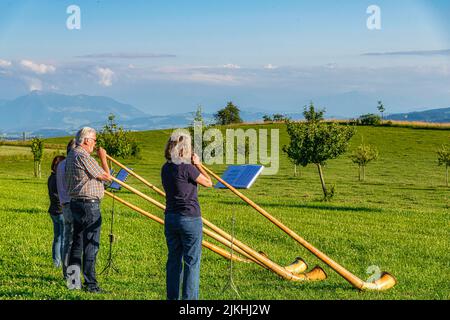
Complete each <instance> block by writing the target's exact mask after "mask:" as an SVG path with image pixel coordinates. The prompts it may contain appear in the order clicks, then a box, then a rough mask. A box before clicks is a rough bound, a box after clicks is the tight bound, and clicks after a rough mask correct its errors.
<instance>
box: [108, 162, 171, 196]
mask: <svg viewBox="0 0 450 320" xmlns="http://www.w3.org/2000/svg"><path fill="white" fill-rule="evenodd" d="M106 158H107V159H108V160H109V161H111V162H113V163H114V164H116V165H118V166H119V167H121V168H122V169H123V170H125V171H126V172H128V173H129V174H130V175H132V176H133V177H135V178H136V179H138V180H139V181H141V182H142V183H143V184H145V185H146V186H147V187H149V188H151V189H153V190H154V191H156V192H157V193H158V194H160V195H161V196H163V197H165V196H166V194H165V193H164V191H162V190H161V189H158V188H157V187H155V186H154V185H153V184H151V183H150V182H148V181H147V180H145V179H144V178H142V177H141V176H140V175H138V174H137V173H136V172H134V171H133V170H130V169H128V168H127V167H126V166H124V165H123V164H121V163H120V162H119V161H117V160H116V159H114V158H113V157H111V156H109V155H106Z"/></svg>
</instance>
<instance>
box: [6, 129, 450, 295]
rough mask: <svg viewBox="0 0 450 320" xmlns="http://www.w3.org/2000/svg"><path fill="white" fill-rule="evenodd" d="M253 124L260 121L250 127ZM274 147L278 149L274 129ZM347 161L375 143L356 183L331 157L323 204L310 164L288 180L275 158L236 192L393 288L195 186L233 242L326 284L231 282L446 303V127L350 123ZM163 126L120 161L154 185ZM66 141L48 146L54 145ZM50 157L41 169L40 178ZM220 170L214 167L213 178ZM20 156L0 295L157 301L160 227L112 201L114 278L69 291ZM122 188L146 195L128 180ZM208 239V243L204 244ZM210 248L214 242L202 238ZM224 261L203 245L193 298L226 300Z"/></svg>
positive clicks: (255, 278) (288, 168) (10, 182)
mask: <svg viewBox="0 0 450 320" xmlns="http://www.w3.org/2000/svg"><path fill="white" fill-rule="evenodd" d="M254 127H262V126H254ZM264 127H265V128H280V140H281V141H280V142H281V143H280V144H281V145H284V144H287V143H288V137H287V135H286V132H285V130H284V126H283V125H281V124H275V125H268V126H264ZM357 130H358V133H357V135H356V136H355V137H354V138H353V140H352V142H351V146H350V150H349V152H348V154H349V153H350V152H351V151H352V150H354V149H355V148H356V147H357V146H358V145H359V144H360V142H361V136H364V142H365V143H370V144H373V145H376V146H377V148H378V149H379V151H380V159H379V160H378V161H376V162H374V163H372V164H370V165H369V166H368V168H367V171H366V175H367V177H366V182H363V183H361V182H358V168H357V167H356V166H355V165H353V164H352V163H351V160H350V159H349V156H348V154H346V155H344V156H342V157H340V158H338V159H336V160H332V161H329V163H328V165H327V166H326V167H325V179H326V181H327V183H329V184H335V185H336V191H337V194H336V196H335V198H334V199H333V201H332V202H328V203H326V202H322V201H321V197H322V194H321V192H322V191H321V186H320V182H319V178H318V175H317V172H316V169H315V168H314V167H313V166H310V167H307V168H301V169H300V171H301V176H300V177H294V176H293V165H292V164H291V163H290V162H289V161H288V159H287V158H286V157H285V155H284V154H283V153H281V152H280V155H281V163H280V171H279V173H278V175H276V176H261V177H260V178H259V179H258V180H257V182H256V183H255V184H254V186H253V187H252V188H251V189H250V190H245V191H243V192H244V193H245V194H246V195H247V196H249V197H250V198H251V199H253V200H254V201H255V202H256V203H258V204H260V205H261V206H262V207H263V208H265V209H266V210H267V211H268V212H270V213H271V214H272V215H273V216H274V217H276V218H278V219H279V220H281V221H282V222H283V223H284V224H286V225H287V226H288V227H290V228H291V229H292V230H294V231H296V232H297V233H298V234H299V235H300V236H302V237H304V238H305V239H306V240H307V241H309V242H310V243H311V244H313V245H314V246H316V247H317V248H318V249H320V250H321V251H323V252H324V253H326V254H327V255H329V256H330V257H331V258H332V259H334V260H335V261H337V262H338V263H340V264H342V265H343V266H344V267H346V268H347V269H348V270H349V271H351V272H353V273H354V274H355V275H357V276H359V277H361V278H362V279H364V280H365V279H367V278H368V277H369V275H368V274H367V273H366V271H367V268H368V267H369V266H371V265H377V266H379V267H380V268H381V269H382V270H385V271H389V272H390V273H391V274H393V275H394V276H395V277H396V278H397V280H398V285H397V286H396V287H394V288H393V289H391V290H389V291H387V292H381V293H380V292H358V291H357V290H355V289H354V288H353V287H352V286H351V285H350V284H349V283H347V282H346V281H345V280H344V279H342V278H341V277H340V276H339V275H337V274H336V273H335V272H334V271H333V270H331V269H330V268H329V267H327V266H326V265H324V264H323V263H322V262H321V261H319V260H318V259H317V258H315V257H314V256H313V255H311V254H310V253H309V252H308V251H306V250H305V249H304V248H302V247H301V246H300V245H298V244H296V243H295V242H294V241H293V240H292V239H291V238H289V237H288V236H287V235H286V234H284V233H283V232H282V231H281V230H280V229H278V228H277V227H275V226H274V225H272V224H271V223H269V222H268V221H267V220H266V219H264V217H262V216H261V215H260V214H258V213H257V212H256V211H254V210H252V209H251V208H250V207H249V206H247V205H245V204H244V203H243V202H242V201H241V200H240V199H238V198H237V197H236V196H234V195H233V194H232V193H231V192H229V191H227V190H220V191H218V190H215V189H209V190H206V189H202V190H201V192H200V195H199V199H200V203H201V207H202V212H203V216H204V217H205V218H207V219H208V220H210V221H211V222H213V223H215V224H216V225H218V226H219V227H222V228H223V229H226V230H227V231H230V230H231V218H232V214H233V213H235V215H236V226H235V232H236V237H237V238H238V239H240V240H241V241H243V242H245V243H247V244H248V245H250V246H251V247H253V248H255V249H257V250H262V251H264V252H266V253H267V254H268V255H269V256H270V258H271V259H272V260H274V261H275V262H277V263H279V264H281V265H287V264H289V263H291V262H292V261H293V260H294V258H295V257H297V256H301V257H303V258H304V259H305V260H306V261H307V262H308V264H309V265H310V267H313V266H314V265H316V264H319V265H320V266H322V267H323V268H324V269H325V271H326V272H327V274H328V276H329V277H328V279H327V280H326V281H323V282H316V283H293V282H289V281H286V280H283V279H281V278H280V277H278V276H277V275H275V274H273V273H271V272H269V271H267V270H265V269H262V268H260V267H259V266H257V265H255V264H243V263H235V264H234V268H233V270H234V276H233V278H234V282H235V284H236V285H237V287H238V289H239V292H240V294H241V296H242V298H243V299H250V300H251V299H290V300H297V299H299V300H303V299H449V298H450V288H449V283H450V273H449V272H448V270H449V267H450V254H449V252H450V250H449V249H450V243H449V231H450V229H449V227H450V219H449V218H450V201H449V199H450V197H449V196H450V190H449V189H448V188H446V187H445V180H444V169H443V168H442V167H438V166H437V160H436V153H435V150H436V149H437V148H438V147H439V146H440V145H442V144H444V143H448V142H449V139H450V131H445V130H419V129H407V128H389V127H388V128H385V127H377V128H372V127H358V128H357ZM170 132H171V131H170V130H162V131H151V132H138V133H135V136H136V138H137V139H138V140H139V141H140V142H141V143H142V157H141V159H139V160H127V161H124V163H126V164H127V165H128V166H130V167H132V168H133V169H134V170H135V171H136V172H137V173H139V174H140V175H142V176H144V177H145V178H147V179H148V180H149V181H150V182H153V183H155V184H156V185H157V186H160V178H159V172H160V167H161V165H162V164H163V162H164V159H163V157H162V155H163V148H164V145H165V141H166V139H167V137H168V136H169V134H170ZM67 141H68V138H58V139H51V140H49V142H50V143H53V144H58V143H61V144H63V145H65V144H66V142H67ZM50 161H51V159H45V161H44V163H43V170H44V174H43V176H46V175H48V174H49V171H50V170H49V167H50ZM224 168H225V166H214V167H213V169H214V170H215V171H217V172H218V173H221V172H222V171H223V169H224ZM32 176H33V164H32V162H31V161H29V160H20V161H18V160H8V159H7V158H3V159H2V160H1V166H0V230H1V232H0V299H164V298H165V260H166V254H167V249H166V245H165V239H164V234H163V228H162V227H161V226H160V225H158V224H156V223H154V222H152V221H151V220H149V219H148V218H145V217H143V216H140V215H139V214H137V213H135V212H133V211H131V210H129V209H127V208H126V207H124V206H122V205H119V204H117V203H116V210H117V215H116V219H115V232H114V233H115V234H116V236H117V241H116V242H115V243H114V246H113V248H114V261H115V264H116V266H117V267H118V268H119V270H120V273H119V274H115V273H110V275H109V276H105V275H101V276H99V281H100V284H101V286H102V287H103V288H104V289H105V290H107V291H108V292H109V293H107V294H102V295H90V294H87V293H83V292H70V291H68V290H67V289H66V287H65V283H64V281H63V280H62V276H61V270H59V269H55V268H53V266H52V259H51V242H52V224H51V220H50V217H49V216H48V214H47V213H46V210H47V206H48V196H47V190H46V179H44V178H43V179H40V180H39V179H34V178H32ZM128 182H130V184H132V185H133V186H135V187H137V188H138V189H140V190H141V191H143V192H145V193H147V194H148V195H150V196H153V197H154V198H156V199H157V200H159V201H163V199H162V198H161V197H160V196H158V195H157V194H156V193H154V192H152V191H151V190H148V189H146V188H145V186H143V185H142V184H141V183H139V182H138V181H137V180H136V179H134V178H130V179H129V180H128ZM120 196H121V197H123V198H125V199H127V200H129V201H132V202H133V203H135V204H138V205H139V206H141V207H142V208H144V209H146V210H147V211H149V212H151V213H153V214H156V215H159V216H160V217H162V212H161V211H160V210H159V209H157V208H156V207H153V206H151V205H150V204H148V203H146V202H145V201H144V200H141V199H139V198H138V197H137V196H135V195H133V194H131V193H129V192H126V191H121V192H120ZM111 207H112V201H111V200H110V199H105V200H104V201H103V203H102V210H103V219H104V220H103V229H102V235H101V249H100V253H99V257H98V264H97V270H98V271H100V270H102V269H103V267H104V266H105V264H106V261H107V256H108V245H109V243H108V233H109V223H110V210H111ZM207 240H210V239H207ZM211 242H213V241H211ZM228 270H229V263H228V261H226V260H224V259H223V258H221V257H219V256H218V255H216V254H214V253H212V252H211V251H209V250H206V249H205V250H203V256H202V268H201V284H200V296H201V299H234V298H236V296H235V295H233V293H232V291H231V290H228V291H226V292H225V293H222V288H223V287H224V286H225V285H226V284H227V281H228V277H229V275H228Z"/></svg>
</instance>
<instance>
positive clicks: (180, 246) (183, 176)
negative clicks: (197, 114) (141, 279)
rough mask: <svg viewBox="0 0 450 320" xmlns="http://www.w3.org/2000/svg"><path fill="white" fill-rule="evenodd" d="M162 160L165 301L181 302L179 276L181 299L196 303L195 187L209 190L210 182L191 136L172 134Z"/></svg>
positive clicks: (198, 235) (198, 229)
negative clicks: (164, 209)
mask: <svg viewBox="0 0 450 320" xmlns="http://www.w3.org/2000/svg"><path fill="white" fill-rule="evenodd" d="M165 158H166V160H167V162H166V163H165V164H164V165H163V167H162V169H161V180H162V184H163V187H164V190H165V192H166V211H165V215H164V216H165V217H164V233H165V236H166V242H167V248H168V258H167V264H166V273H167V280H166V287H167V299H168V300H179V299H180V281H181V276H182V281H183V284H182V295H181V299H182V300H197V299H198V296H199V284H200V259H201V252H202V229H203V224H202V218H201V211H200V205H199V203H198V197H197V185H198V184H200V185H202V186H204V187H211V186H212V181H211V178H210V177H209V175H208V174H207V173H206V172H205V170H204V169H203V168H202V166H201V163H200V159H199V157H198V156H197V155H196V154H195V153H192V146H191V136H190V134H189V133H188V132H186V131H184V130H177V131H175V132H174V133H173V134H172V135H171V137H170V138H169V141H168V142H167V144H166V148H165Z"/></svg>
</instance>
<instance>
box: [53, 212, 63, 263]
mask: <svg viewBox="0 0 450 320" xmlns="http://www.w3.org/2000/svg"><path fill="white" fill-rule="evenodd" d="M50 217H51V218H52V221H53V244H52V258H53V265H54V266H55V267H57V268H59V267H60V266H61V257H63V251H62V250H63V246H62V244H63V241H64V240H63V237H64V218H63V215H62V214H58V215H52V214H51V215H50Z"/></svg>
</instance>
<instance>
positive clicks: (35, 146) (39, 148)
mask: <svg viewBox="0 0 450 320" xmlns="http://www.w3.org/2000/svg"><path fill="white" fill-rule="evenodd" d="M31 152H32V153H33V160H34V177H35V178H41V162H42V157H43V156H44V141H43V140H42V139H39V138H33V139H32V140H31Z"/></svg>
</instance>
